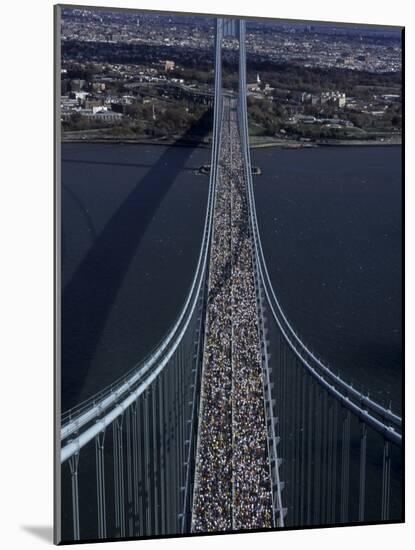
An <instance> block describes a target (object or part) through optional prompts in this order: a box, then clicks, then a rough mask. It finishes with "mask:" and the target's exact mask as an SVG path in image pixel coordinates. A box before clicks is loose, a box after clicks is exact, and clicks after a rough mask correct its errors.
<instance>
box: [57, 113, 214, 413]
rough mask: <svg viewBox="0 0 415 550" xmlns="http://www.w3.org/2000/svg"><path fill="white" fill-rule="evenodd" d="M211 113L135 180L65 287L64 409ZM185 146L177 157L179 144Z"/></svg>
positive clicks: (77, 392) (74, 398)
mask: <svg viewBox="0 0 415 550" xmlns="http://www.w3.org/2000/svg"><path fill="white" fill-rule="evenodd" d="M211 116H212V114H211V112H210V111H206V112H205V113H204V115H203V116H202V117H201V118H200V119H198V120H197V121H195V123H194V124H193V125H192V126H191V127H190V128H189V130H188V131H187V132H186V133H185V134H184V135H183V136H182V137H181V138H180V139H178V140H177V141H176V142H175V143H174V145H173V146H171V147H169V148H168V149H167V150H166V151H165V152H164V153H163V154H162V155H161V156H160V158H159V159H158V161H157V162H156V163H155V164H154V165H153V166H152V167H151V168H150V169H149V170H148V172H147V173H146V174H145V176H144V177H143V178H142V179H140V180H139V181H138V182H137V184H136V186H135V187H134V189H133V190H132V191H131V192H130V194H129V195H128V196H127V197H126V199H125V200H124V201H123V203H122V204H121V205H120V207H119V208H118V209H117V211H116V212H115V213H114V214H113V216H112V217H111V219H110V220H109V221H108V223H107V225H106V226H105V227H104V229H103V230H102V232H101V233H100V234H99V235H97V237H96V239H95V241H94V243H93V244H92V247H91V248H90V250H89V251H88V253H87V255H86V256H85V258H84V259H83V260H82V262H81V263H80V265H79V267H78V269H77V270H76V272H75V273H74V275H73V276H72V278H71V280H70V281H69V282H68V284H67V285H66V287H65V289H63V291H62V296H61V306H62V315H61V318H62V329H61V330H62V332H61V334H62V369H61V370H62V373H61V378H62V384H61V388H62V390H61V391H62V395H61V407H62V411H65V410H68V409H69V408H71V407H73V406H75V405H76V404H77V403H78V402H79V400H80V398H82V399H84V398H85V397H86V396H84V395H81V392H82V389H83V385H84V382H85V380H86V377H87V375H88V371H89V369H90V365H91V361H92V360H93V358H94V355H95V353H96V350H97V346H98V344H99V342H100V339H101V336H102V332H103V329H104V327H105V324H106V321H107V319H108V316H109V314H110V312H111V308H112V307H113V305H114V302H115V299H116V296H117V293H118V291H119V289H120V287H121V285H122V282H123V279H124V277H125V275H126V273H127V271H128V268H129V266H130V263H131V261H132V259H133V257H134V255H135V253H136V251H137V249H138V246H139V244H140V241H141V240H142V237H143V236H144V234H145V232H146V230H147V228H148V226H149V224H150V222H151V221H152V219H153V217H154V215H155V213H156V211H157V209H158V208H159V206H160V204H161V203H162V201H163V199H164V197H165V196H166V194H167V193H168V191H169V190H170V189H171V187H172V185H173V184H174V181H175V179H176V177H177V176H178V175H179V173H180V172H181V171H182V170H183V167H184V165H185V164H186V161H187V160H188V158H189V157H190V155H191V154H192V151H194V147H188V145H189V139H188V138H189V136H190V135H194V133H195V130H196V131H197V133H198V135H199V136H200V138H201V139H202V138H203V137H204V136H206V135H207V133H208V131H209V120H210V117H211ZM185 145H187V147H181V154H179V155H178V154H177V146H185ZM104 162H105V160H104ZM166 165H167V166H169V168H170V170H169V178H168V179H163V178H160V177H158V176H159V173H160V167H161V166H166ZM138 359H139V358H138ZM117 377H118V374H114V378H117Z"/></svg>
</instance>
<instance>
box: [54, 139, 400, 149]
mask: <svg viewBox="0 0 415 550" xmlns="http://www.w3.org/2000/svg"><path fill="white" fill-rule="evenodd" d="M67 143H76V144H80V143H85V144H99V143H101V144H108V145H156V146H169V147H201V148H203V149H210V148H211V143H210V142H206V141H200V140H199V141H197V140H191V139H188V140H186V139H183V140H182V139H178V140H146V139H128V138H125V139H123V138H91V139H83V138H62V139H61V144H67ZM396 146H402V139H400V140H396V141H393V142H391V141H376V140H355V141H352V140H350V141H349V140H333V141H330V142H329V141H310V142H298V141H291V142H288V143H285V142H283V141H264V142H259V143H258V142H255V141H254V142H253V143H251V144H250V149H265V148H280V149H314V148H316V147H396Z"/></svg>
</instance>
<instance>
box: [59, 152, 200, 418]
mask: <svg viewBox="0 0 415 550" xmlns="http://www.w3.org/2000/svg"><path fill="white" fill-rule="evenodd" d="M209 158H210V151H209V150H207V149H201V148H184V147H175V148H174V147H162V146H145V145H124V146H123V145H102V144H101V145H95V144H78V145H75V144H66V145H63V147H62V410H63V411H65V410H67V409H68V408H70V407H72V406H74V405H76V404H77V403H78V402H80V401H81V400H83V399H86V398H87V397H90V396H91V395H93V394H94V393H95V392H96V391H99V390H100V389H102V388H104V387H105V386H106V385H108V384H110V383H111V382H113V381H114V380H115V379H117V378H118V377H119V376H121V375H123V374H125V373H126V372H127V371H128V370H130V369H131V368H132V367H133V366H134V364H135V363H136V362H137V361H139V360H140V359H141V358H142V357H144V356H145V355H146V354H147V353H148V352H149V351H150V350H151V349H152V348H153V347H154V346H156V345H157V344H158V342H159V341H160V340H161V338H162V337H163V336H164V334H165V332H166V331H167V329H168V327H169V326H170V325H171V324H172V323H173V321H174V320H175V318H176V316H177V315H178V313H179V310H180V307H181V306H182V305H183V303H184V300H185V297H186V294H187V291H188V289H189V287H190V284H191V281H192V277H193V272H194V270H195V268H196V264H197V256H198V252H199V248H200V242H201V237H202V229H203V222H204V215H205V209H206V200H207V191H208V182H209V178H208V177H206V176H201V175H195V170H197V169H198V167H199V166H200V165H201V164H203V163H206V162H209Z"/></svg>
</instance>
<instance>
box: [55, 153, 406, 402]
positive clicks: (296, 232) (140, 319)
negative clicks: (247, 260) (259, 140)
mask: <svg viewBox="0 0 415 550" xmlns="http://www.w3.org/2000/svg"><path fill="white" fill-rule="evenodd" d="M400 154H401V153H400V148H399V147H387V148H375V147H373V148H369V147H360V148H319V149H312V150H306V149H303V150H280V149H262V150H255V151H254V153H253V163H254V164H255V165H259V166H260V167H261V169H262V172H263V175H261V176H258V177H256V178H255V181H254V185H255V192H256V197H257V208H258V217H259V220H260V229H261V232H262V235H263V238H262V240H263V246H264V252H265V255H266V258H267V261H268V267H269V271H270V276H271V279H272V281H273V283H274V286H275V289H276V290H277V293H278V297H279V299H280V301H281V303H282V305H283V307H284V309H285V311H286V313H287V315H288V317H289V318H290V319H291V321H292V323H293V325H294V326H295V327H296V328H297V330H298V332H299V333H300V334H301V335H302V336H303V337H304V340H305V341H306V342H307V343H308V344H309V345H310V346H311V347H312V348H313V349H314V350H315V351H316V352H317V354H319V355H320V356H321V357H322V358H324V359H325V360H327V361H328V362H329V364H330V365H332V366H333V368H335V369H336V370H337V369H338V370H339V371H340V372H341V374H342V375H343V376H344V377H345V378H346V379H348V380H352V379H353V380H354V381H355V383H360V384H363V385H364V387H366V388H370V389H371V394H372V395H373V396H377V397H378V398H381V399H387V400H389V399H391V400H392V404H393V405H394V408H395V409H399V407H400V402H401V363H402V347H401V307H402V304H401V292H402V288H401V174H400ZM209 161H210V151H209V150H207V149H201V148H179V147H161V146H150V145H102V144H65V145H63V147H62V291H63V292H62V409H63V410H66V409H68V408H69V407H71V406H73V405H75V404H77V403H78V402H79V401H80V400H82V399H85V398H87V397H89V396H90V395H92V394H93V393H94V392H96V391H98V390H100V389H101V388H103V387H105V386H106V385H107V384H109V383H111V382H113V381H114V380H115V379H116V378H118V377H119V376H121V375H122V374H124V373H125V372H127V371H128V370H129V369H130V368H131V367H132V366H133V365H134V364H135V363H136V362H137V361H138V360H139V359H140V358H142V357H143V356H144V355H145V354H146V353H148V352H149V351H150V350H151V349H152V348H153V347H154V346H155V345H157V343H158V342H159V341H160V339H161V338H162V337H163V335H164V333H165V332H166V330H167V329H168V327H169V326H170V325H171V323H172V322H173V321H174V319H175V318H176V316H177V314H178V312H179V308H180V306H181V305H182V304H183V302H184V299H185V296H186V292H187V290H188V288H189V286H190V283H191V279H192V275H193V271H194V269H195V267H196V262H197V254H198V251H199V246H200V239H201V235H202V225H203V221H204V213H205V208H206V199H207V188H208V178H207V177H206V176H200V175H195V170H196V169H197V168H198V167H199V166H200V165H201V164H203V163H209Z"/></svg>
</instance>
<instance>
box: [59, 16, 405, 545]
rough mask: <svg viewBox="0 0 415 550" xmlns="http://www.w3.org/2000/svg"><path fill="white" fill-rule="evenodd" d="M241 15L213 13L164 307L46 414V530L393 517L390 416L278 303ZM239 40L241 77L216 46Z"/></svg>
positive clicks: (396, 511) (96, 531) (239, 526)
mask: <svg viewBox="0 0 415 550" xmlns="http://www.w3.org/2000/svg"><path fill="white" fill-rule="evenodd" d="M245 32H246V31H245V22H244V21H243V20H235V19H218V20H217V22H216V36H215V89H214V122H213V138H212V153H211V155H212V158H211V170H210V180H209V192H208V199H207V206H206V216H205V222H204V229H203V238H202V241H201V246H200V252H199V257H198V262H197V267H196V270H195V273H194V277H193V281H192V284H191V286H190V289H189V292H188V295H187V298H186V300H185V303H184V304H183V307H182V310H181V311H180V312H179V315H178V317H177V319H176V320H175V322H174V324H173V325H172V326H171V328H170V330H169V331H168V333H167V334H166V335H165V337H164V339H163V340H162V341H161V342H160V344H159V345H158V346H157V347H156V348H155V349H154V350H153V351H152V352H151V353H150V354H149V355H148V356H147V357H146V358H145V359H143V360H142V361H140V363H139V364H138V365H137V366H135V367H134V368H133V369H132V370H131V371H130V372H129V373H128V374H126V375H125V376H123V377H122V378H121V379H119V380H117V381H116V382H114V383H113V384H112V385H110V386H109V387H107V388H105V389H103V390H102V391H101V392H99V393H98V394H96V395H94V396H93V397H92V398H90V399H88V400H87V401H85V402H83V403H80V404H79V405H78V406H76V407H74V408H73V409H71V410H69V411H66V412H64V413H63V414H62V415H61V419H60V440H61V443H60V462H61V475H60V486H61V491H62V502H63V503H64V504H62V509H61V522H60V528H59V529H60V531H59V532H58V539H59V540H65V541H69V540H75V541H76V540H91V539H116V538H119V537H149V536H162V535H177V534H186V533H192V532H193V533H203V532H228V531H235V530H237V531H240V530H244V529H254V530H255V529H269V528H282V527H296V526H312V525H314V526H315V525H330V524H343V523H350V522H352V523H359V522H366V521H388V520H391V521H393V520H395V521H396V520H399V519H400V517H401V500H402V491H403V488H402V476H401V469H402V449H401V447H402V420H401V417H400V416H399V415H398V414H396V413H394V412H393V411H392V410H391V407H390V406H389V407H388V406H385V405H384V404H382V403H380V402H377V401H376V400H374V399H373V398H371V397H370V395H369V393H367V392H363V391H362V390H360V389H359V388H357V387H354V386H353V385H352V384H350V383H348V381H347V380H346V379H344V378H342V377H341V376H340V375H339V374H338V373H335V372H334V371H333V370H332V369H331V368H329V367H328V366H327V365H326V364H325V363H324V362H323V361H322V360H321V359H320V358H319V357H318V356H317V355H316V354H315V353H314V352H313V350H311V349H310V348H309V347H307V345H306V344H305V343H304V342H303V340H302V338H301V336H300V335H299V334H297V333H296V331H295V328H294V327H293V326H292V325H291V323H290V320H289V319H288V317H287V316H286V314H285V313H284V311H283V309H282V307H281V305H280V302H279V301H278V289H274V288H273V285H272V283H271V279H270V275H269V273H268V269H267V264H266V260H265V257H264V253H263V250H262V245H261V235H260V231H259V227H258V220H257V214H256V208H255V195H254V188H253V182H252V169H251V159H250V150H249V137H248V118H247V103H246V90H247V87H246V46H245ZM227 37H231V38H234V39H237V40H238V41H239V90H238V93H237V94H236V93H233V92H229V91H225V90H223V86H222V43H223V39H224V38H227Z"/></svg>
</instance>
